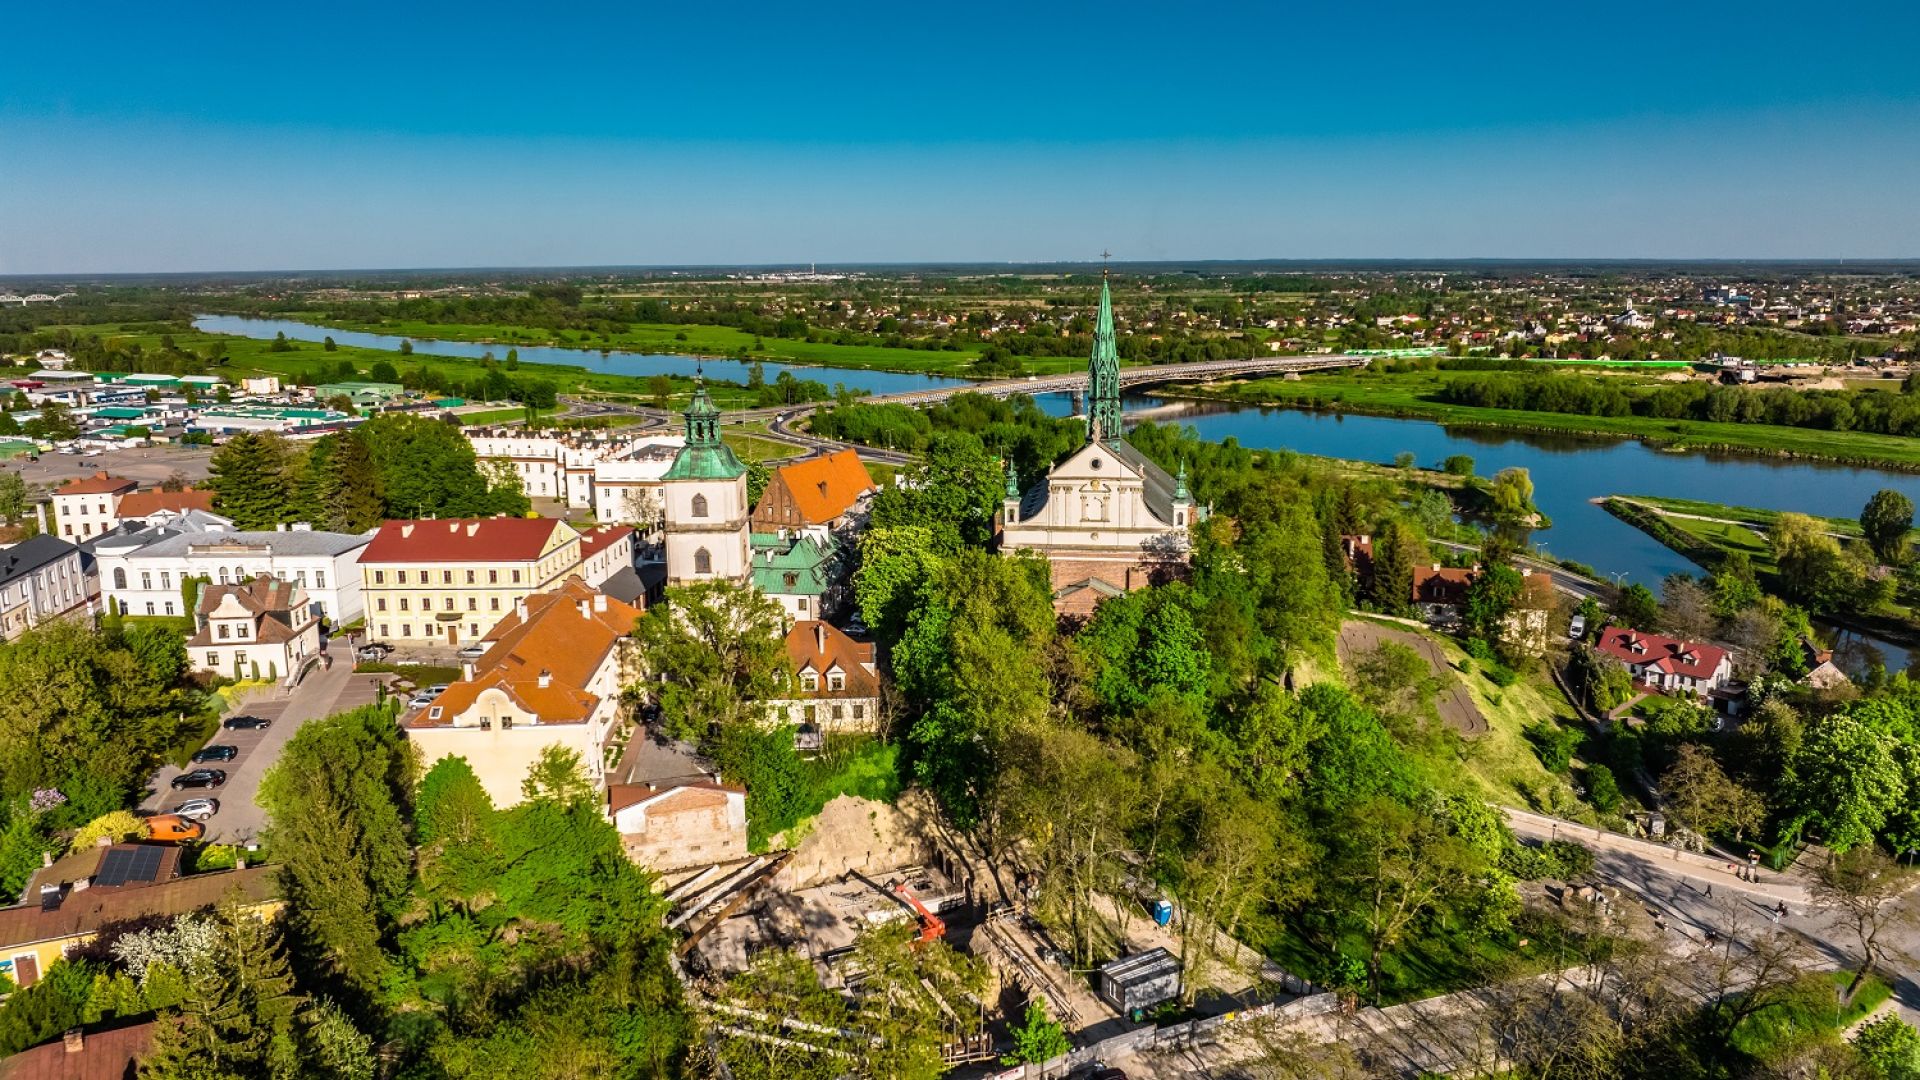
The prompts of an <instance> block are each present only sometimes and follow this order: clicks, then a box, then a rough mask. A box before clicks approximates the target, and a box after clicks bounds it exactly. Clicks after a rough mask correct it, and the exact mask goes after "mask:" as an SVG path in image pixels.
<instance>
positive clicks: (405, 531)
mask: <svg viewBox="0 0 1920 1080" xmlns="http://www.w3.org/2000/svg"><path fill="white" fill-rule="evenodd" d="M412 535H413V522H411V521H409V522H407V523H406V524H404V525H402V526H400V539H402V540H405V539H406V538H408V537H410V536H412Z"/></svg>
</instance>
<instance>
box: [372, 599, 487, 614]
mask: <svg viewBox="0 0 1920 1080" xmlns="http://www.w3.org/2000/svg"><path fill="white" fill-rule="evenodd" d="M407 603H408V601H407V598H406V597H404V596H403V597H401V598H400V603H399V608H398V609H399V610H401V611H411V610H413V609H412V608H410V607H408V606H407ZM373 610H375V611H385V610H387V598H386V597H384V596H380V597H375V598H374V601H373ZM420 610H421V611H432V610H433V597H431V596H422V597H420ZM440 610H441V611H458V610H459V606H458V605H457V604H455V603H454V598H453V597H451V596H443V597H441V598H440ZM467 610H468V611H479V610H480V598H479V597H477V596H469V597H467ZM487 610H488V611H499V610H500V598H499V597H497V596H489V597H487Z"/></svg>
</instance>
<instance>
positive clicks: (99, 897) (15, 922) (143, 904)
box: [0, 866, 280, 949]
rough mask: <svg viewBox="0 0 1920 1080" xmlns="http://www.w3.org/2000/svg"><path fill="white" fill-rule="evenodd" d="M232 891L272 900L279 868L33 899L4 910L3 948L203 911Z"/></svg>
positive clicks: (0, 920) (247, 899)
mask: <svg viewBox="0 0 1920 1080" xmlns="http://www.w3.org/2000/svg"><path fill="white" fill-rule="evenodd" d="M229 891H237V892H238V893H239V895H240V898H241V900H242V902H244V903H260V902H263V901H266V900H270V899H273V898H274V897H276V896H277V895H278V893H279V891H280V880H279V870H278V869H276V868H274V867H271V866H250V867H248V868H246V869H245V870H225V871H219V872H216V873H211V874H190V875H188V876H186V877H182V878H174V879H173V880H171V881H163V882H160V883H159V884H156V885H145V886H142V887H140V888H137V889H84V890H82V891H80V892H74V893H69V894H67V897H66V899H65V900H63V901H61V904H60V906H59V907H57V908H54V909H53V910H52V911H46V910H43V909H42V908H41V907H40V902H39V898H38V897H34V898H33V900H32V901H31V902H30V903H26V904H22V905H19V906H17V907H10V908H0V949H4V948H6V947H8V946H14V945H26V944H30V943H32V942H35V941H57V940H59V939H61V938H69V937H77V936H79V935H82V934H91V933H94V932H95V931H97V930H99V929H100V928H101V927H103V926H110V925H112V924H114V923H122V922H127V921H130V920H133V919H144V918H147V917H149V916H154V915H163V916H172V915H183V914H185V913H187V912H189V911H199V910H201V909H202V908H209V907H212V906H214V905H215V904H218V903H219V902H220V901H221V900H223V899H224V898H225V897H226V895H227V893H228V892H229Z"/></svg>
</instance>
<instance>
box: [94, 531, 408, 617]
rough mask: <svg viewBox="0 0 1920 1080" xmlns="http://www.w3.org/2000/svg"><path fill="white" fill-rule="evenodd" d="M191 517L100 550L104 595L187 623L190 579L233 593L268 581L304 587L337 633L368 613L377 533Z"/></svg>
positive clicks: (137, 610) (120, 605) (126, 535)
mask: <svg viewBox="0 0 1920 1080" xmlns="http://www.w3.org/2000/svg"><path fill="white" fill-rule="evenodd" d="M223 521H224V519H218V520H217V521H214V522H208V521H205V520H203V519H200V518H199V517H198V516H197V514H195V513H189V514H187V515H185V516H184V517H183V518H182V519H180V520H177V521H175V522H173V523H172V524H168V525H160V526H155V527H151V528H146V529H140V530H137V531H132V532H128V531H124V530H122V531H120V532H116V533H115V534H113V535H110V536H105V537H102V538H100V539H98V540H96V541H94V542H93V545H92V550H93V553H94V558H95V560H96V562H97V566H98V572H99V575H100V587H101V591H102V594H103V595H104V596H105V597H106V600H107V602H108V603H109V604H110V605H111V606H112V608H113V610H115V611H118V612H120V613H121V614H125V615H180V614H187V612H186V611H185V610H184V609H182V608H180V607H179V605H181V604H183V603H184V601H183V600H182V596H183V595H184V594H183V592H182V588H183V586H184V585H185V584H186V581H187V579H188V578H199V579H201V580H202V581H204V582H207V583H209V584H213V585H231V584H235V583H238V582H245V581H251V580H253V579H254V578H257V577H260V576H262V575H265V576H267V577H270V578H274V579H276V580H279V581H285V582H288V583H290V584H293V585H296V586H298V587H299V588H300V589H301V590H302V591H303V592H304V593H305V594H306V595H307V597H308V599H309V601H310V602H311V603H312V604H313V605H314V610H315V614H317V615H319V616H320V617H321V618H324V619H327V620H329V621H331V622H333V623H334V624H336V625H340V624H345V623H350V622H353V621H354V620H356V619H358V618H360V616H361V615H362V614H363V613H364V611H365V603H364V601H363V600H362V598H361V590H360V553H361V552H362V551H364V550H365V549H366V546H367V544H368V542H369V541H370V540H372V539H373V535H374V534H373V533H371V532H367V533H334V532H316V531H313V530H309V529H304V528H300V527H295V528H291V529H285V530H280V531H274V532H267V531H253V530H243V529H231V528H229V527H227V525H226V524H222V523H221V522H223Z"/></svg>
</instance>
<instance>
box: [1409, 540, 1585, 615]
mask: <svg viewBox="0 0 1920 1080" xmlns="http://www.w3.org/2000/svg"><path fill="white" fill-rule="evenodd" d="M1429 543H1432V544H1435V545H1437V546H1439V547H1443V548H1451V549H1453V550H1454V551H1468V552H1475V553H1477V552H1479V550H1480V548H1479V546H1478V545H1476V544H1460V543H1455V542H1454V541H1452V540H1432V541H1429ZM1513 564H1514V565H1515V566H1517V567H1520V568H1521V569H1525V570H1532V571H1534V572H1536V573H1544V574H1546V575H1547V576H1548V577H1549V578H1551V579H1552V580H1553V587H1554V588H1556V589H1558V590H1560V591H1561V592H1563V593H1566V594H1567V595H1568V596H1572V597H1576V598H1578V599H1581V600H1586V599H1593V600H1605V599H1606V598H1607V597H1608V596H1609V595H1610V594H1611V590H1610V589H1609V587H1608V586H1607V584H1606V582H1603V581H1595V580H1594V579H1592V578H1590V577H1583V576H1581V575H1579V574H1576V573H1574V572H1573V571H1571V570H1568V569H1566V568H1565V567H1563V566H1557V565H1555V564H1553V563H1550V562H1544V561H1542V560H1540V559H1536V558H1533V557H1532V556H1529V555H1516V556H1514V557H1513Z"/></svg>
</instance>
